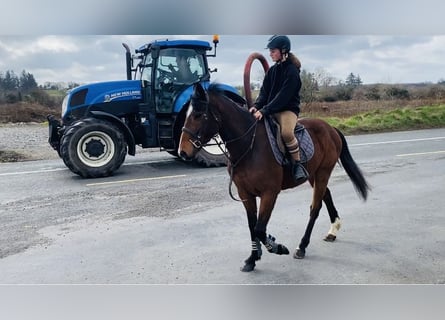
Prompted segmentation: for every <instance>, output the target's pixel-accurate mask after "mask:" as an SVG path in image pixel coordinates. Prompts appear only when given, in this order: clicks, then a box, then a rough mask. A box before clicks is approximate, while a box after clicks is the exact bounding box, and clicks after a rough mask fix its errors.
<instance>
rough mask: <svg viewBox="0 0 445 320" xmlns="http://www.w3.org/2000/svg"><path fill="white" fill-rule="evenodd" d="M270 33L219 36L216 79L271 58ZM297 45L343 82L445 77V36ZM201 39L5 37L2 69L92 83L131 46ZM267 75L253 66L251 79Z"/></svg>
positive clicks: (0, 43) (313, 66)
mask: <svg viewBox="0 0 445 320" xmlns="http://www.w3.org/2000/svg"><path fill="white" fill-rule="evenodd" d="M269 37H270V35H220V43H219V45H218V49H217V56H216V58H209V65H210V67H211V68H215V67H216V68H218V72H216V73H213V74H212V80H214V81H218V82H222V83H227V84H231V85H241V84H242V74H243V69H244V64H245V61H246V59H247V57H248V56H249V54H251V53H252V52H255V51H257V52H260V53H262V54H264V55H265V56H266V57H267V60H268V62H269V64H270V63H272V62H271V60H270V57H269V55H268V50H266V49H264V48H265V46H266V43H267V40H268V38H269ZM289 37H290V39H291V42H292V51H293V52H294V53H295V54H296V55H297V56H298V57H299V58H300V60H301V62H302V68H303V69H305V70H306V71H309V72H316V71H318V70H323V72H324V73H325V74H327V75H329V76H332V77H334V78H335V79H337V80H345V79H346V77H347V76H348V74H349V73H351V72H352V73H354V74H355V75H359V76H360V77H361V79H362V81H363V82H364V83H365V84H370V83H416V82H432V83H436V82H437V81H439V80H443V79H445V59H444V57H445V35H439V36H419V35H413V36H389V35H381V36H380V35H373V36H365V35H352V36H349V35H319V36H312V35H296V36H289ZM165 38H168V39H171V40H173V39H201V40H206V41H209V42H211V41H212V35H191V36H184V35H181V36H175V35H158V36H149V35H146V36H145V35H133V36H125V35H116V36H114V35H104V36H93V35H70V36H63V35H58V36H56V35H54V36H51V35H39V36H37V35H36V36H32V35H25V36H7V35H0V72H2V73H4V72H5V71H6V70H13V71H14V72H15V73H16V74H18V75H19V74H20V73H21V71H22V70H26V71H27V72H30V73H32V74H33V75H34V77H35V79H36V81H37V83H38V84H43V83H44V82H46V81H50V82H70V81H72V82H77V83H89V82H97V81H107V80H118V79H124V78H125V59H124V57H125V55H124V53H125V50H124V48H123V47H122V44H121V43H122V42H125V43H127V44H128V45H129V46H130V48H131V50H132V52H134V49H135V48H137V47H139V46H140V45H142V44H144V43H147V42H149V41H152V40H155V39H165ZM260 76H261V72H260V65H259V63H256V64H255V67H254V68H253V71H252V77H251V79H252V80H253V81H254V80H257V79H259V78H260Z"/></svg>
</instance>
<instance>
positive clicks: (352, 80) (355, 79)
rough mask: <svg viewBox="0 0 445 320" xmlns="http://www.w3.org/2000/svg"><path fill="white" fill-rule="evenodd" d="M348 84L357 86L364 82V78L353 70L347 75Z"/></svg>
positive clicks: (346, 82)
mask: <svg viewBox="0 0 445 320" xmlns="http://www.w3.org/2000/svg"><path fill="white" fill-rule="evenodd" d="M345 84H346V86H348V87H352V88H357V87H358V86H361V85H362V84H363V82H362V79H360V75H355V74H353V73H352V72H351V73H350V74H349V75H348V76H347V78H346V81H345Z"/></svg>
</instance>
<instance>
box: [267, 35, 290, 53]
mask: <svg viewBox="0 0 445 320" xmlns="http://www.w3.org/2000/svg"><path fill="white" fill-rule="evenodd" d="M267 49H280V50H281V52H284V53H288V52H289V51H290V40H289V38H288V37H287V36H280V35H273V36H272V37H270V39H269V40H268V43H267Z"/></svg>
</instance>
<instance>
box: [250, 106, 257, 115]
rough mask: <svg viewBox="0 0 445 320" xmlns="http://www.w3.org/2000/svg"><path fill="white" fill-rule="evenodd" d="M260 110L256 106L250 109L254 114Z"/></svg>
mask: <svg viewBox="0 0 445 320" xmlns="http://www.w3.org/2000/svg"><path fill="white" fill-rule="evenodd" d="M257 111H258V110H257V108H255V107H250V109H249V112H250V113H251V114H254V113H255V112H257Z"/></svg>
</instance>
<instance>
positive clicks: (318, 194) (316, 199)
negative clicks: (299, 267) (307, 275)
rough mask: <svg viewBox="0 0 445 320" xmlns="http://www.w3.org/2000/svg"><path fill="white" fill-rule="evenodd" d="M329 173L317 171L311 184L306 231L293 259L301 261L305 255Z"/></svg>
mask: <svg viewBox="0 0 445 320" xmlns="http://www.w3.org/2000/svg"><path fill="white" fill-rule="evenodd" d="M331 171H332V170H330V171H325V170H323V171H321V170H319V171H318V172H317V175H316V177H315V181H314V183H313V194H312V204H311V209H310V214H309V222H308V224H307V226H306V231H305V232H304V235H303V238H302V239H301V242H300V244H299V246H298V248H297V249H296V250H295V252H294V258H295V259H303V258H304V257H305V255H306V248H307V246H308V245H309V242H310V239H311V234H312V230H313V228H314V225H315V221H316V220H317V218H318V215H319V213H320V209H321V207H322V200H323V198H324V196H325V193H326V189H327V185H328V180H329V176H330V172H331Z"/></svg>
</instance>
